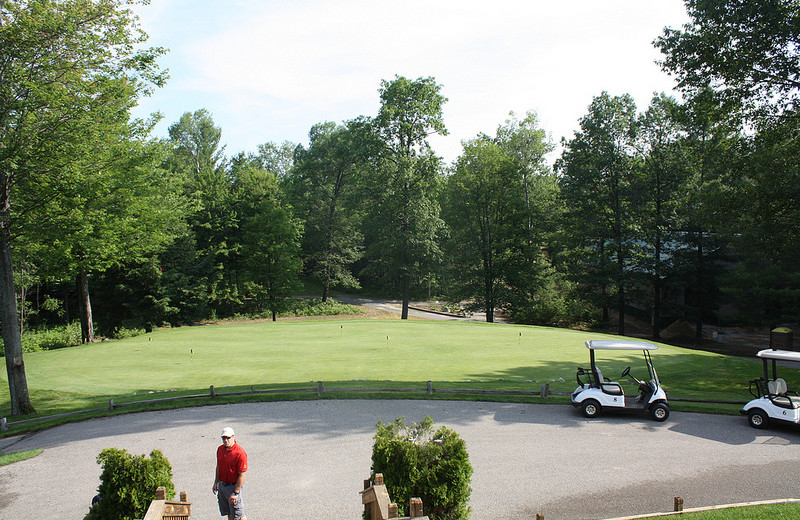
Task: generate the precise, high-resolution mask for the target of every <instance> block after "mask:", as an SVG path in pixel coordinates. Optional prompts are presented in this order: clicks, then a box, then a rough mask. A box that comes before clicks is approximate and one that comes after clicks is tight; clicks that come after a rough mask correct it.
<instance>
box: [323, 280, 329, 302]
mask: <svg viewBox="0 0 800 520" xmlns="http://www.w3.org/2000/svg"><path fill="white" fill-rule="evenodd" d="M329 287H330V284H329V283H327V282H325V283H323V284H322V303H325V302H327V301H328V288H329Z"/></svg>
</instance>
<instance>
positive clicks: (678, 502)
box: [674, 497, 683, 511]
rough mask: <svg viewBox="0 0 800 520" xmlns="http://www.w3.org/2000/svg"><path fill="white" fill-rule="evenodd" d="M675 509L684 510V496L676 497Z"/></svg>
mask: <svg viewBox="0 0 800 520" xmlns="http://www.w3.org/2000/svg"><path fill="white" fill-rule="evenodd" d="M674 511H683V498H682V497H675V509H674Z"/></svg>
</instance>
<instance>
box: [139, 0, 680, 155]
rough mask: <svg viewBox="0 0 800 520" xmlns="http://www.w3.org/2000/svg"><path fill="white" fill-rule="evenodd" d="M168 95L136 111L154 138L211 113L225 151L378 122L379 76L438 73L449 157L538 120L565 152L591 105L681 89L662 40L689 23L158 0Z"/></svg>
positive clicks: (644, 13)
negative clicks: (348, 123) (323, 128)
mask: <svg viewBox="0 0 800 520" xmlns="http://www.w3.org/2000/svg"><path fill="white" fill-rule="evenodd" d="M137 11H138V13H139V16H140V18H141V25H142V28H143V29H144V30H145V31H146V32H147V33H148V34H149V35H150V41H149V44H150V45H154V46H162V47H167V48H169V49H170V52H169V53H168V55H167V56H166V57H164V58H163V59H162V60H161V63H162V65H163V66H164V67H165V68H168V69H169V71H170V80H169V82H168V83H167V85H166V87H164V88H162V89H159V90H158V91H156V92H155V93H154V95H153V96H152V97H150V98H146V99H144V100H143V101H142V103H140V107H139V108H138V109H137V111H136V113H135V115H137V116H139V117H141V116H145V115H147V114H149V113H151V112H155V111H158V112H161V113H162V114H163V115H164V120H163V122H162V123H161V124H159V126H158V127H157V128H156V135H157V136H166V134H167V128H168V127H169V125H171V124H172V123H174V122H176V121H177V120H178V119H179V118H180V116H181V115H182V114H183V113H184V112H194V111H195V110H198V109H200V108H205V109H206V110H208V111H209V112H211V114H212V115H213V118H214V121H215V123H216V124H217V125H218V126H220V127H221V128H222V141H223V143H224V144H226V146H227V148H226V154H227V155H233V154H235V153H238V152H240V151H245V152H255V151H256V149H257V146H258V145H259V144H261V143H265V142H270V141H272V142H283V141H292V142H295V143H302V144H306V143H307V136H308V131H309V129H310V128H311V126H312V125H314V124H316V123H319V122H322V121H335V122H342V121H345V120H349V119H353V118H355V117H358V116H360V115H366V116H374V115H375V114H376V113H377V110H378V107H379V99H378V88H379V87H380V82H381V80H382V79H392V78H394V76H395V75H401V76H406V77H408V78H418V77H427V76H433V77H435V78H436V81H437V82H438V83H439V84H441V85H442V94H443V95H444V96H445V97H447V98H448V102H447V103H446V104H445V107H444V118H445V124H446V125H447V128H448V130H449V132H450V135H449V136H447V137H438V136H437V137H434V138H432V139H431V143H432V144H433V146H434V149H435V150H436V152H437V153H438V154H439V155H441V156H442V157H444V158H445V160H447V161H448V162H449V161H452V160H454V159H455V158H456V157H457V156H458V155H459V153H460V152H461V145H460V143H461V141H462V140H465V139H471V138H473V137H475V136H476V135H477V134H478V133H481V132H483V133H487V134H494V132H495V130H496V129H497V126H498V125H500V124H502V123H503V122H504V121H505V120H506V119H507V118H508V114H509V112H510V111H514V112H515V113H516V114H518V115H524V113H525V112H527V111H534V112H536V113H537V114H538V115H539V119H540V123H541V127H542V128H543V129H545V130H546V131H547V132H549V133H550V134H551V137H552V139H553V141H554V142H558V141H559V140H560V139H561V137H562V136H565V137H567V138H569V137H571V136H572V135H573V132H574V131H575V130H576V129H578V120H579V119H580V118H581V117H582V116H583V115H584V114H585V113H586V110H587V107H588V106H589V103H591V100H592V98H593V97H594V96H596V95H599V94H600V93H601V92H603V91H608V92H609V93H610V94H611V95H620V94H623V93H630V94H631V95H633V97H634V99H635V100H636V103H637V105H638V107H639V109H640V110H644V109H645V108H646V107H647V105H648V104H649V101H650V99H651V97H652V95H653V93H654V92H662V91H663V92H671V90H672V88H673V86H674V80H673V79H672V78H670V77H669V76H668V75H666V74H665V73H663V72H661V70H660V69H659V67H658V65H656V64H655V60H657V59H659V58H660V53H659V52H658V51H657V50H656V49H655V48H653V46H652V44H651V42H652V41H653V40H654V39H655V38H656V37H657V36H659V35H660V34H661V32H662V30H663V28H664V27H665V26H669V27H676V28H677V27H679V26H680V25H682V24H683V23H686V22H687V21H688V17H687V15H686V12H685V8H684V3H683V1H682V0H558V1H552V0H548V1H542V0H494V1H491V2H487V1H485V0H482V1H477V0H403V1H385V0H327V1H326V0H251V1H240V0H227V1H225V2H220V1H219V0H215V1H207V0H152V3H151V4H150V5H149V6H145V7H142V8H139V9H138V10H137Z"/></svg>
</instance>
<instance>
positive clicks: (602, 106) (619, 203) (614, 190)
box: [558, 92, 636, 335]
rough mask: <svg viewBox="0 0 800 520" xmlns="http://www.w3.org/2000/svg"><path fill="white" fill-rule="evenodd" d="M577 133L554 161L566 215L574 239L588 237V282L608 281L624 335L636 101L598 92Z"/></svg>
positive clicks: (603, 288)
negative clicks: (593, 260)
mask: <svg viewBox="0 0 800 520" xmlns="http://www.w3.org/2000/svg"><path fill="white" fill-rule="evenodd" d="M580 126H581V131H580V132H575V137H574V138H573V139H571V140H570V141H568V142H566V143H565V150H564V152H563V154H562V157H561V159H560V160H559V162H558V168H559V169H560V170H561V173H562V176H561V178H560V184H561V191H562V194H563V196H564V200H565V202H566V205H567V218H569V219H571V220H572V221H573V223H574V224H575V225H576V228H573V229H574V232H575V233H577V236H578V237H581V236H582V237H584V238H585V239H588V240H589V241H590V245H589V249H590V250H591V251H592V252H593V253H594V255H596V258H597V264H595V265H594V266H593V267H592V269H591V270H592V271H594V272H596V273H597V275H599V276H598V277H597V278H595V280H596V281H595V283H594V284H593V285H596V286H597V285H599V288H600V290H601V292H602V293H603V294H604V293H605V291H606V285H607V284H608V283H613V284H614V285H615V288H616V292H617V314H618V326H617V330H618V333H619V334H620V335H624V334H625V304H626V301H625V288H626V285H627V284H628V279H627V274H628V270H629V261H630V259H631V257H632V251H631V248H632V247H633V246H634V243H633V241H632V239H633V238H634V237H633V234H632V231H633V224H634V220H635V218H634V217H635V211H634V209H635V208H634V207H633V206H632V205H631V187H632V184H633V180H634V175H635V173H636V165H635V156H636V154H635V148H634V146H633V145H634V138H635V132H636V105H635V103H634V102H633V98H631V96H630V95H627V94H626V95H623V96H615V97H612V96H610V95H608V93H606V92H603V93H602V94H601V95H600V96H597V97H595V98H594V99H593V100H592V103H591V104H590V105H589V113H588V114H587V115H585V116H584V117H583V118H581V121H580Z"/></svg>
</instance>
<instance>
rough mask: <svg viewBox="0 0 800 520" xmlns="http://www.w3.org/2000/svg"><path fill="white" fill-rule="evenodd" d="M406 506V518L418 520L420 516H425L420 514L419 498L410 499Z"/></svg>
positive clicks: (420, 504) (420, 500) (420, 502)
mask: <svg viewBox="0 0 800 520" xmlns="http://www.w3.org/2000/svg"><path fill="white" fill-rule="evenodd" d="M409 502H410V503H409V504H408V517H409V518H419V517H420V516H425V515H423V514H422V499H421V498H419V497H414V498H412V499H411V500H410V501H409Z"/></svg>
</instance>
